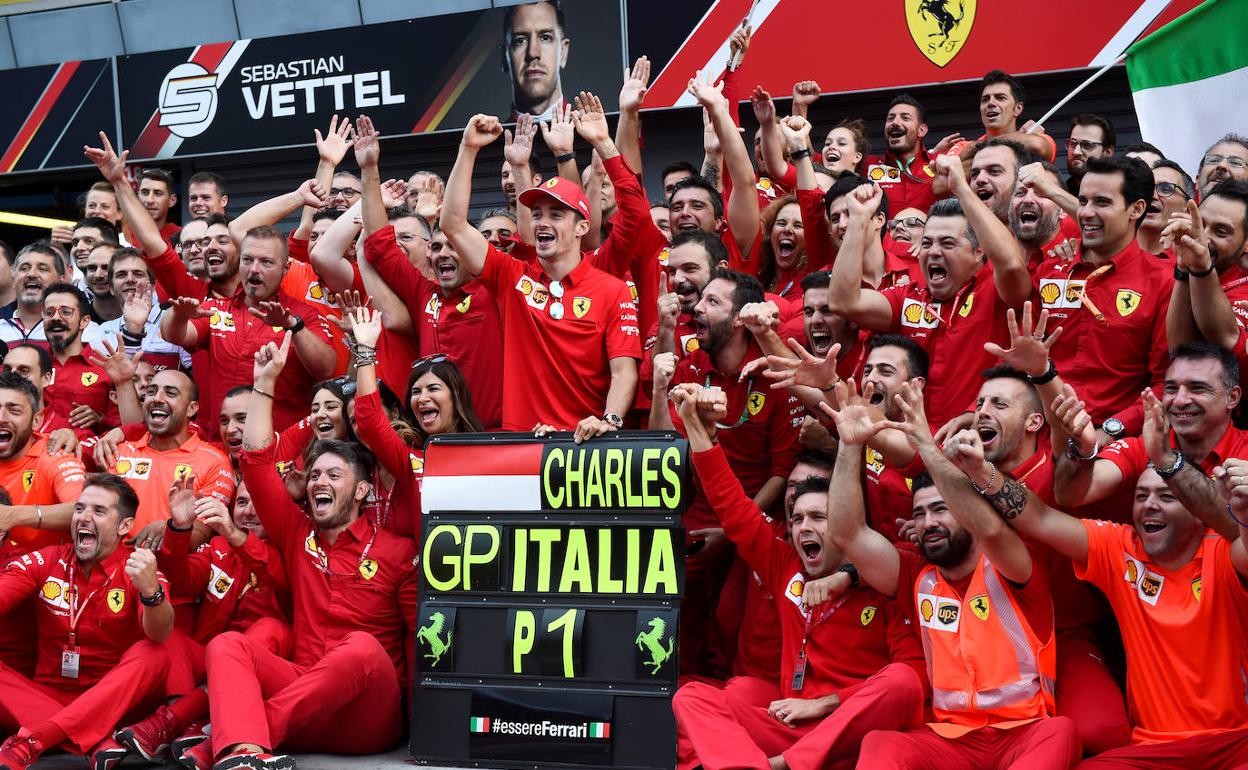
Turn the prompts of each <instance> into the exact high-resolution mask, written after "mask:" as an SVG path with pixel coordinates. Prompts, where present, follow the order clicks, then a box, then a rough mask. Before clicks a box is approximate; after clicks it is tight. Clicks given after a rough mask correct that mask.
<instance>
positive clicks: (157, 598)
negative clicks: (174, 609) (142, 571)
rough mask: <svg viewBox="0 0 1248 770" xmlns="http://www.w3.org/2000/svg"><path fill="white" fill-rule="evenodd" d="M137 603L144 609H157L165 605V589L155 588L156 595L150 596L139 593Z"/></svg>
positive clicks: (162, 587)
mask: <svg viewBox="0 0 1248 770" xmlns="http://www.w3.org/2000/svg"><path fill="white" fill-rule="evenodd" d="M139 602H140V603H141V604H142V605H143V606H144V607H159V606H160V605H162V604H164V603H165V587H164V586H157V587H156V593H154V594H152V595H151V596H144V595H143V592H142V591H140V592H139Z"/></svg>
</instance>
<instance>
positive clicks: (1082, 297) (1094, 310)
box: [1079, 262, 1114, 321]
mask: <svg viewBox="0 0 1248 770" xmlns="http://www.w3.org/2000/svg"><path fill="white" fill-rule="evenodd" d="M1113 266H1114V263H1113V262H1109V263H1107V264H1104V265H1101V266H1100V267H1098V268H1097V269H1095V270H1093V271H1092V272H1091V273H1089V274H1088V277H1087V278H1085V279H1084V280H1083V291H1081V292H1079V302H1080V304H1082V305H1083V306H1084V307H1086V308H1087V309H1088V312H1089V313H1091V314H1092V315H1093V317H1095V318H1096V320H1098V321H1104V320H1105V314H1104V313H1102V312H1101V309H1100V308H1098V307H1097V306H1096V305H1095V304H1093V302H1092V300H1091V299H1090V298H1089V297H1088V286H1089V285H1090V284H1091V283H1092V279H1093V278H1096V277H1097V276H1098V275H1101V274H1102V273H1104V272H1105V271H1106V270H1108V269H1110V268H1111V267H1113Z"/></svg>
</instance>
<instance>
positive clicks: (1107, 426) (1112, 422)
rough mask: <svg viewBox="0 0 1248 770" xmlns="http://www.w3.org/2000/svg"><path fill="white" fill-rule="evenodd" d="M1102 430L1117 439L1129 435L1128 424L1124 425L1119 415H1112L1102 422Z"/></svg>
mask: <svg viewBox="0 0 1248 770" xmlns="http://www.w3.org/2000/svg"><path fill="white" fill-rule="evenodd" d="M1101 431H1102V432H1104V433H1105V435H1107V436H1109V437H1110V438H1112V439H1114V440H1115V441H1117V440H1118V439H1120V438H1122V437H1123V436H1125V435H1127V426H1125V425H1123V424H1122V420H1119V419H1118V418H1117V417H1110V418H1109V419H1108V420H1106V421H1105V422H1103V423H1101Z"/></svg>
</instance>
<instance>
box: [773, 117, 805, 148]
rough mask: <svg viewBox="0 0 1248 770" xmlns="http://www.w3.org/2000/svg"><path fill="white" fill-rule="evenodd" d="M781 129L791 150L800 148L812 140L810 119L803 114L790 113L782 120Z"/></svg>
mask: <svg viewBox="0 0 1248 770" xmlns="http://www.w3.org/2000/svg"><path fill="white" fill-rule="evenodd" d="M780 131H781V132H782V133H783V134H784V141H786V142H788V145H789V150H790V151H794V150H800V149H802V148H803V147H805V146H806V142H807V141H809V140H810V121H809V120H807V119H806V118H804V117H802V116H801V115H789V116H788V117H786V118H785V119H784V120H781V121H780Z"/></svg>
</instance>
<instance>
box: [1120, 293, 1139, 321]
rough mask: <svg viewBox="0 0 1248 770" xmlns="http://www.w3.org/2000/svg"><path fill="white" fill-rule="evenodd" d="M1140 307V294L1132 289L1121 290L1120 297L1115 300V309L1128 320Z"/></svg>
mask: <svg viewBox="0 0 1248 770" xmlns="http://www.w3.org/2000/svg"><path fill="white" fill-rule="evenodd" d="M1139 306H1140V293H1139V292H1138V291H1131V290H1130V289H1119V290H1118V296H1117V297H1115V298H1114V307H1116V308H1118V315H1120V316H1122V317H1123V318H1126V317H1127V316H1129V315H1131V314H1132V313H1134V312H1135V311H1136V309H1137V308H1138V307H1139Z"/></svg>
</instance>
